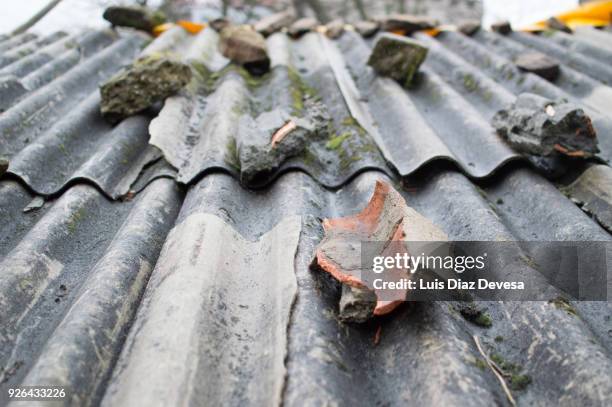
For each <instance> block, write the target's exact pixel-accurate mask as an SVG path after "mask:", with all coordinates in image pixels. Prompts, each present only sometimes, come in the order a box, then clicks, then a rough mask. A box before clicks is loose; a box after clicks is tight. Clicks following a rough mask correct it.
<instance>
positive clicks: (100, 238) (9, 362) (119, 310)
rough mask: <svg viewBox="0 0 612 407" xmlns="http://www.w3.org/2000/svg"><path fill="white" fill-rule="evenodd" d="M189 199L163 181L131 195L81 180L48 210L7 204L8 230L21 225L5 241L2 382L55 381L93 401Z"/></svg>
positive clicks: (15, 196)
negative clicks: (111, 195) (108, 194)
mask: <svg viewBox="0 0 612 407" xmlns="http://www.w3.org/2000/svg"><path fill="white" fill-rule="evenodd" d="M2 184H3V185H2V188H3V189H4V190H5V191H6V188H10V189H11V190H12V193H11V195H12V196H10V198H9V199H10V202H11V203H13V204H14V203H17V202H19V200H21V202H22V203H23V202H26V201H27V199H28V198H27V196H24V195H26V194H23V192H22V191H20V190H19V189H20V188H19V187H17V186H15V185H7V184H6V182H3V183H2ZM181 200H182V198H181V194H180V193H179V191H178V190H177V188H176V185H175V184H174V182H173V181H172V180H168V179H165V180H158V181H155V182H153V183H152V184H151V185H149V187H148V188H147V190H146V192H144V193H143V194H141V195H140V196H139V197H138V198H137V199H135V200H134V201H133V202H129V203H127V202H122V203H119V202H112V201H109V200H108V199H107V198H105V197H104V196H103V195H102V194H100V192H98V191H97V190H96V189H95V188H93V187H90V186H83V185H80V186H75V187H72V188H71V189H70V190H68V191H67V192H66V193H65V194H63V195H62V197H61V198H59V199H58V200H57V201H55V202H53V203H52V204H51V205H46V206H47V207H45V208H43V209H40V211H42V213H37V212H34V213H26V214H24V213H22V208H21V205H19V204H18V205H14V206H12V207H10V206H9V208H10V209H9V210H8V211H7V212H8V213H6V215H9V216H6V217H5V216H3V217H2V223H3V226H2V227H1V228H0V230H2V231H3V232H4V231H5V230H11V229H13V230H19V232H18V233H17V234H16V235H13V236H11V237H12V238H15V239H20V240H18V241H17V242H10V243H9V242H6V240H7V239H6V236H3V237H4V239H3V241H2V244H3V247H4V248H7V249H9V251H8V253H6V255H4V256H3V257H2V260H0V269H1V270H2V276H3V277H2V279H1V280H0V303H1V305H2V306H1V307H0V320H2V321H3V322H2V324H1V325H0V343H1V345H0V366H2V367H3V369H2V370H0V383H2V385H3V386H5V385H7V384H9V385H10V383H13V384H14V383H19V382H23V381H24V380H25V381H30V380H34V382H38V380H43V382H44V381H46V380H47V379H48V380H51V381H53V382H55V383H58V385H70V388H71V397H72V399H71V402H73V403H77V404H81V402H84V401H91V400H92V399H95V395H96V392H97V391H100V390H101V389H100V387H99V386H100V383H102V382H103V381H104V380H105V377H106V375H107V374H108V369H109V367H110V366H111V365H112V361H113V355H114V354H115V353H116V352H118V347H120V346H121V343H122V341H123V339H122V338H123V335H124V333H125V330H126V329H127V328H128V327H129V325H130V321H131V316H132V315H133V313H134V311H135V309H136V307H137V306H138V303H139V301H140V293H141V292H142V290H143V289H144V287H145V285H146V282H147V280H148V276H149V274H150V272H151V270H152V268H153V266H154V265H155V263H156V260H157V255H158V253H159V250H160V248H161V244H162V243H163V241H164V240H165V236H166V233H167V231H168V230H169V228H170V227H171V225H172V224H173V222H174V219H175V217H176V214H177V213H178V209H179V207H180V204H181ZM4 208H6V207H4ZM5 210H6V209H5ZM3 215H4V214H3ZM30 216H35V217H36V219H35V221H30V220H28V219H27V218H29V217H30ZM22 228H24V229H26V230H27V231H22ZM7 243H8V244H7ZM41 352H42V353H41ZM58 355H62V356H61V358H60V359H58ZM63 366H65V367H69V369H67V368H65V367H63ZM51 376H52V378H51ZM6 397H7V393H6V392H2V395H0V402H1V403H3V404H4V403H5V402H6V401H7V399H6Z"/></svg>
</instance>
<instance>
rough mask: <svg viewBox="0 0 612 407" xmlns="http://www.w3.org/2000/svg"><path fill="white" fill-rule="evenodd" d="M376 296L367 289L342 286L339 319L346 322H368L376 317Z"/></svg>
mask: <svg viewBox="0 0 612 407" xmlns="http://www.w3.org/2000/svg"><path fill="white" fill-rule="evenodd" d="M374 308H376V294H375V293H374V291H372V290H369V289H367V288H360V287H351V286H350V285H347V284H342V296H341V297H340V304H339V313H338V318H340V320H341V321H344V322H357V323H362V322H366V321H367V320H368V319H370V318H372V317H373V316H374Z"/></svg>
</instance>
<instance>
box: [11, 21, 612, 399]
mask: <svg viewBox="0 0 612 407" xmlns="http://www.w3.org/2000/svg"><path fill="white" fill-rule="evenodd" d="M171 35H172V36H173V35H175V34H172V33H171V34H168V36H165V37H161V38H160V39H159V40H158V41H166V40H167V39H168V38H175V37H170V36H171ZM597 35H609V34H604V33H597ZM179 37H180V38H182V39H180V42H178V43H176V44H174V45H173V46H176V49H178V50H180V52H182V53H184V54H185V55H189V56H194V55H196V56H197V55H205V57H200V58H201V60H199V61H196V62H199V65H198V66H199V67H200V68H201V71H202V72H204V73H206V75H207V76H205V77H203V76H196V79H195V80H194V81H193V82H192V83H191V84H190V85H189V86H188V87H187V88H186V89H185V90H184V91H183V92H181V93H180V94H179V95H177V96H175V97H172V98H170V99H168V100H167V101H166V104H165V106H164V108H163V109H162V110H161V112H160V113H159V115H158V116H157V117H156V118H155V119H154V121H153V122H152V124H151V126H150V131H151V134H152V136H151V142H152V143H153V144H155V145H156V146H157V147H159V150H158V149H157V148H156V147H152V146H150V145H149V144H148V142H149V136H148V132H147V128H148V126H149V119H150V115H149V114H148V113H147V114H143V115H141V116H136V117H132V118H129V119H126V120H124V121H123V122H121V123H120V124H118V125H117V126H115V127H111V126H109V125H108V124H106V123H105V122H104V121H102V119H101V118H100V116H99V113H98V108H99V107H98V105H99V96H98V91H97V86H98V84H99V83H100V82H101V81H103V80H104V79H106V78H108V77H109V76H110V75H111V74H112V73H113V72H115V71H116V70H117V69H118V68H119V67H120V66H122V65H124V64H126V63H127V62H128V61H130V60H131V59H133V58H134V57H135V56H136V55H137V54H138V52H139V51H140V50H141V48H142V47H143V46H144V44H145V40H144V39H143V38H142V37H140V36H138V35H135V34H133V33H124V34H122V35H121V36H120V37H118V38H117V37H116V36H115V34H112V33H107V32H95V33H89V34H87V35H80V36H75V37H67V36H65V35H61V34H58V35H56V36H55V37H53V36H51V37H49V38H45V39H40V40H39V39H36V38H34V37H33V36H31V35H28V34H24V35H21V36H18V37H14V38H8V39H5V40H3V41H2V42H0V49H1V50H2V51H1V52H2V53H1V54H0V56H1V58H5V56H7V55H8V57H6V58H8V59H1V60H2V61H8V62H7V63H5V64H4V65H3V66H2V68H1V69H2V72H6V73H12V75H9V76H5V77H3V78H2V79H0V82H1V83H2V84H12V83H16V84H18V85H15V88H19V89H20V87H19V86H21V88H23V89H24V91H23V92H22V93H20V94H18V95H17V96H15V97H14V98H15V99H13V100H11V101H10V102H9V103H8V104H7V106H6V108H5V111H4V112H3V113H1V114H0V131H1V132H2V138H0V154H2V155H7V156H8V157H9V161H10V166H9V169H8V171H7V173H6V174H4V175H3V176H2V179H1V180H0V270H1V273H0V275H1V277H0V321H1V323H0V389H1V390H2V392H1V393H0V404H2V405H3V404H5V403H7V401H8V400H7V398H6V396H7V393H6V391H5V390H6V389H7V388H8V387H14V386H16V385H19V384H23V385H29V384H45V385H57V386H66V387H68V388H69V394H70V399H69V400H68V402H67V403H66V404H73V405H98V404H102V405H105V406H116V405H125V406H131V405H135V404H136V405H160V406H162V405H163V406H165V405H178V404H190V405H211V404H212V405H216V404H230V405H235V404H255V405H273V404H279V403H281V402H282V403H285V404H287V405H304V404H307V405H321V404H330V405H334V404H336V405H347V404H355V405H365V404H367V405H379V404H380V405H402V404H406V403H409V404H426V405H466V404H467V405H492V404H504V403H506V398H505V395H504V393H503V391H502V389H501V387H500V386H499V383H498V382H497V381H496V379H495V377H494V376H493V374H492V373H491V372H490V371H488V370H486V369H485V370H483V369H482V368H481V367H480V366H479V364H478V360H479V358H480V354H479V353H478V351H477V350H476V347H475V345H474V341H473V339H472V336H473V335H478V336H479V337H480V338H481V341H482V342H483V343H484V344H485V347H486V348H487V349H488V350H489V351H490V352H492V353H495V354H498V355H499V356H500V357H502V358H503V359H504V360H506V361H507V362H508V363H513V364H516V365H520V366H522V369H523V370H522V372H523V374H527V375H529V376H530V377H531V380H532V382H531V384H529V385H528V386H527V387H526V389H525V390H522V391H516V392H514V395H515V397H516V398H517V400H518V402H519V404H520V405H532V404H540V405H542V404H549V403H551V402H554V403H558V404H560V405H607V404H609V403H610V402H611V400H612V322H611V321H610V315H612V312H611V311H612V308H611V305H610V302H576V303H573V304H572V306H573V307H575V314H574V313H570V312H567V311H566V310H563V309H558V308H557V307H556V306H555V305H554V304H551V303H548V302H505V303H503V302H486V303H482V305H483V306H484V307H486V308H487V310H488V312H489V313H490V314H491V316H492V318H493V325H492V327H491V328H489V329H485V328H481V327H478V326H475V325H472V324H470V323H469V322H467V321H465V320H464V319H463V318H462V317H461V316H460V315H459V314H458V313H457V312H456V311H455V310H454V308H453V304H452V303H447V302H433V303H411V304H404V306H402V307H401V308H400V309H399V310H398V311H397V312H395V313H393V314H391V315H389V316H388V317H385V318H381V319H379V320H377V321H375V322H372V323H369V324H365V325H350V324H343V323H341V322H339V321H338V320H337V309H336V307H337V300H338V296H339V288H338V287H337V286H336V285H335V284H334V283H333V282H331V281H330V280H329V279H327V278H326V277H325V276H323V275H321V274H320V273H317V272H316V271H311V270H310V269H309V265H310V263H311V261H312V259H313V253H314V248H315V246H316V244H317V243H318V242H319V241H320V239H321V238H322V236H323V232H322V229H321V223H320V219H321V218H324V217H337V216H345V215H350V214H354V213H356V212H358V211H359V210H361V209H362V208H363V207H364V206H365V205H366V203H367V201H368V199H369V197H370V195H371V193H372V191H373V188H374V184H375V181H376V180H377V179H384V180H387V181H388V182H391V183H393V184H394V185H395V186H396V187H397V188H398V189H400V190H401V191H402V194H403V195H404V197H405V198H406V200H407V202H408V204H409V205H410V206H412V207H414V208H415V209H416V210H417V211H419V212H420V213H421V214H423V215H424V216H426V217H428V218H429V219H431V220H432V221H433V222H434V223H435V224H436V225H438V226H439V227H440V228H441V229H442V230H443V231H444V232H445V233H447V234H448V235H449V238H450V239H455V240H542V241H546V240H593V241H609V240H610V239H611V237H610V234H609V233H608V232H607V231H606V230H605V229H604V228H603V227H602V226H601V225H604V226H606V227H608V228H610V218H609V213H610V184H611V180H612V176H611V174H610V169H609V167H607V166H604V165H600V166H591V167H589V168H588V169H587V171H585V172H583V173H582V174H581V176H580V177H579V178H577V179H576V180H575V182H574V183H572V184H571V185H570V186H568V187H567V188H565V187H563V188H561V189H560V188H559V187H557V186H556V185H555V184H553V183H552V182H551V181H549V180H547V179H545V178H544V177H543V176H541V175H538V174H537V173H536V171H535V170H534V169H533V167H531V166H530V165H528V164H527V163H525V161H524V160H523V159H521V158H520V157H518V156H517V155H516V154H515V153H514V152H513V151H512V150H511V149H509V148H508V147H507V146H506V145H505V144H504V143H503V142H502V141H501V140H500V139H499V138H498V137H497V136H496V135H495V134H494V131H493V129H492V128H491V126H490V124H489V119H490V118H491V116H492V114H493V113H494V112H495V111H496V110H497V109H499V108H501V107H505V106H506V105H507V104H508V103H510V102H512V101H513V100H514V98H515V96H516V94H517V93H519V92H521V91H525V90H529V91H531V92H535V93H538V94H541V95H544V96H547V97H554V98H557V97H566V98H569V99H572V100H575V101H576V102H578V103H580V104H582V105H584V106H585V107H586V109H587V111H588V113H589V114H590V115H591V117H592V118H593V121H594V125H595V127H596V129H597V131H598V137H599V140H600V146H601V150H602V154H601V155H602V156H603V157H605V158H607V159H609V158H610V154H611V153H612V132H610V126H612V124H611V122H610V120H611V118H610V110H609V109H608V108H607V106H609V103H610V100H612V99H610V88H609V87H608V86H607V85H605V83H604V82H605V80H606V79H605V78H606V77H605V76H604V75H605V74H606V72H608V71H609V67H608V66H607V65H606V64H604V63H602V62H601V61H602V58H603V57H605V58H609V57H610V55H611V54H610V51H609V50H606V49H604V48H601V47H595V46H593V45H592V44H591V43H589V42H587V41H586V40H583V39H581V37H579V36H576V37H574V36H567V35H565V34H560V33H556V34H554V35H551V36H549V37H534V36H532V35H529V34H523V33H512V34H511V35H509V36H507V37H502V36H500V35H498V34H493V33H489V32H483V31H481V32H479V33H478V34H476V35H475V36H474V37H471V38H468V37H465V36H463V35H461V34H458V33H451V32H445V33H442V34H441V35H440V36H438V37H437V38H435V39H434V38H431V37H428V36H425V35H420V34H417V35H416V37H417V39H418V40H420V41H422V42H423V43H425V44H426V45H427V46H428V47H429V49H430V52H429V56H428V58H427V60H426V63H425V64H424V66H423V67H422V71H423V74H422V75H421V78H420V82H419V84H418V86H417V87H416V88H415V89H411V90H408V91H406V90H404V89H403V88H401V87H400V86H399V85H397V84H396V83H395V82H392V81H391V80H388V79H384V78H377V77H374V75H373V74H372V73H371V72H370V70H369V69H367V68H366V67H365V65H364V64H363V61H364V60H365V55H367V54H368V52H369V49H370V46H371V44H370V43H369V42H368V41H365V40H363V39H362V38H360V37H358V36H357V35H356V34H355V33H352V32H346V33H345V34H344V35H343V36H342V37H341V38H340V39H339V40H337V41H332V40H329V39H327V38H324V37H323V36H322V35H320V34H316V33H311V34H307V35H306V36H305V37H303V38H302V39H300V40H297V41H295V40H291V39H289V38H287V37H286V36H285V35H284V34H275V35H273V36H271V37H269V39H268V44H269V48H270V51H271V54H272V55H271V57H272V62H273V69H272V71H271V73H270V74H269V75H268V76H266V77H264V78H263V79H259V80H254V79H253V78H251V77H249V76H248V75H244V73H242V72H241V71H240V70H233V69H223V67H224V64H225V61H223V59H222V58H221V57H220V56H219V55H217V54H216V41H217V38H216V34H215V33H214V32H213V31H212V30H204V31H203V32H202V33H201V34H200V35H199V36H198V37H195V38H185V37H184V36H181V35H179ZM164 38H165V39H164ZM43 40H44V41H46V43H45V44H47V45H45V46H41V45H36V46H35V47H31V46H32V45H33V44H35V41H39V42H40V41H43ZM28 44H30V45H29V46H28ZM154 44H155V43H154ZM153 46H155V45H153ZM28 47H30V48H28ZM531 47H533V48H536V49H539V50H541V51H543V52H545V53H550V54H551V55H553V54H554V55H556V54H555V53H558V52H560V51H559V50H560V49H561V48H559V47H563V49H565V50H568V51H566V53H565V54H567V55H565V54H563V55H561V54H560V55H561V56H562V57H563V58H564V59H563V62H564V65H563V66H562V75H561V77H560V78H559V80H558V82H556V83H555V84H551V83H549V82H547V81H545V80H543V79H541V78H539V77H537V76H534V75H532V74H528V73H522V72H520V71H518V70H517V69H516V68H515V67H514V65H513V64H512V63H511V61H512V58H513V57H514V56H515V55H516V53H517V52H521V50H525V49H528V48H531ZM19 49H23V50H26V49H27V50H30V51H28V55H25V52H24V55H22V56H21V57H19V58H16V59H15V60H14V61H12V62H11V61H10V58H13V57H14V56H15V55H18V54H19V52H17V53H15V50H19ZM64 49H65V51H63V52H60V51H59V50H64ZM569 50H571V51H572V52H573V55H574V57H571V56H569V54H570V53H569ZM598 55H599V56H598ZM561 56H559V58H560V59H562V58H561ZM572 58H573V59H572ZM583 58H584V59H583ZM586 58H591V60H587V59H586ZM192 61H193V60H192ZM580 61H589V64H586V65H584V64H583V65H580V64H582V62H580ZM590 62H598V63H597V64H595V63H593V64H591V63H590ZM587 65H588V66H587ZM56 69H57V70H56ZM211 71H212V72H217V73H216V74H212V75H210V72H211ZM28 78H29V79H28ZM205 78H208V80H206V79H205ZM211 78H212V79H211ZM8 88H9V85H6V87H4V85H3V87H2V89H8ZM7 94H8V93H7ZM304 94H313V95H316V96H317V98H318V99H320V101H321V103H322V104H323V105H325V106H326V108H327V110H328V111H329V113H330V116H331V118H332V120H333V124H334V129H333V132H331V133H332V134H330V135H328V136H329V137H330V138H324V139H321V140H315V141H313V142H312V143H311V144H310V145H309V146H308V148H307V152H308V153H307V154H305V155H304V156H299V157H295V158H292V159H290V160H289V161H286V162H284V163H278V164H279V165H280V169H272V170H271V171H267V172H265V171H264V172H261V173H258V174H256V175H257V176H248V177H245V176H244V168H245V167H247V166H248V164H249V161H248V159H249V158H248V157H247V156H244V155H243V152H244V151H246V150H243V148H247V147H249V146H251V145H253V144H255V145H257V143H261V142H262V140H263V139H261V140H260V139H258V137H259V136H260V135H258V134H254V135H253V134H251V133H245V132H243V130H244V129H245V128H247V129H252V122H253V121H255V120H257V118H258V116H260V115H261V114H263V113H266V112H275V111H285V112H287V113H288V114H291V112H292V111H293V110H294V109H296V108H299V106H297V107H296V106H295V105H296V103H299V102H300V101H302V100H303V98H304V97H305V96H304ZM296 95H298V96H299V99H297V98H296ZM4 100H5V99H4V97H3V101H4ZM355 119H357V121H358V122H356V121H355ZM241 126H246V127H241ZM345 134H348V135H347V136H344V135H345ZM246 135H249V137H246ZM336 137H340V139H336ZM332 140H336V141H335V142H332V143H331V144H330V141H332ZM266 142H269V139H267V140H266ZM249 143H250V144H249ZM160 150H161V152H160ZM162 153H163V155H164V156H165V159H166V160H168V161H169V162H170V163H171V164H173V165H174V166H175V167H176V169H177V171H174V170H173V169H171V168H170V167H169V166H168V164H167V163H166V161H165V159H164V158H161V157H162ZM512 160H514V161H516V162H513V163H509V161H512ZM296 169H299V170H300V171H294V170H296ZM398 173H399V175H401V176H402V177H401V179H400V177H398ZM481 178H484V179H481ZM176 180H178V181H180V183H179V182H176ZM240 180H241V181H242V184H241V182H240ZM245 183H247V184H252V185H254V186H257V187H259V188H258V189H255V190H252V189H248V188H245V186H244V184H245ZM330 187H334V188H333V189H332V188H330ZM129 190H135V191H140V192H139V193H138V194H137V195H136V196H135V197H134V198H133V199H126V200H123V201H120V200H117V199H116V198H118V197H121V196H125V194H126V193H127V192H128V191H129ZM565 194H568V195H570V196H571V197H572V199H573V200H574V201H576V202H577V203H579V204H580V205H582V206H583V209H584V211H582V210H581V209H580V207H578V206H577V205H576V204H575V203H574V202H572V200H570V199H568V197H567V196H566V195H565ZM40 196H43V197H45V199H46V202H44V201H42V202H41V200H40ZM24 208H28V209H27V211H25V212H24ZM587 213H592V214H593V215H594V217H593V218H592V217H590V216H589V215H588V214H587ZM597 221H599V222H600V224H601V225H600V224H599V223H598V222H597ZM608 291H610V287H608ZM379 326H381V327H382V328H381V332H382V334H381V339H380V343H378V345H376V346H375V345H374V344H373V338H374V336H375V334H376V331H377V330H378V328H379ZM497 337H500V338H503V340H501V341H500V340H496V339H495V338H497Z"/></svg>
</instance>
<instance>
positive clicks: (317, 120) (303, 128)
mask: <svg viewBox="0 0 612 407" xmlns="http://www.w3.org/2000/svg"><path fill="white" fill-rule="evenodd" d="M304 108H305V109H304V113H303V115H302V116H301V117H296V116H294V115H292V114H290V113H288V112H285V111H284V110H282V109H275V110H271V111H268V112H263V113H261V114H260V115H259V116H257V118H255V119H253V118H251V117H250V116H248V115H245V116H243V117H242V118H241V119H240V122H239V131H240V133H241V134H244V135H245V136H244V137H241V138H240V141H239V142H238V145H237V146H236V147H237V150H238V158H239V161H240V181H241V182H242V183H243V184H245V185H251V186H258V184H259V182H258V180H261V179H267V176H268V175H269V174H270V173H271V172H273V171H274V170H275V169H277V168H278V167H280V165H281V164H282V163H283V162H284V161H285V160H287V159H289V158H291V157H295V156H298V155H300V154H301V153H303V152H304V150H305V148H306V145H307V143H309V142H313V141H315V140H317V139H322V138H324V137H325V136H326V135H327V133H326V130H327V129H328V124H329V121H330V117H329V114H328V112H327V110H326V109H325V107H324V105H322V104H321V103H320V102H318V101H314V100H313V99H310V98H309V99H306V100H305V101H304Z"/></svg>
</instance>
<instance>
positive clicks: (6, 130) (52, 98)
mask: <svg viewBox="0 0 612 407" xmlns="http://www.w3.org/2000/svg"><path fill="white" fill-rule="evenodd" d="M109 40H112V37H109V34H108V33H107V32H94V33H91V34H87V35H85V36H83V37H82V38H81V40H79V41H80V42H78V44H81V45H82V46H83V47H84V48H89V47H93V49H89V50H85V49H84V48H83V49H81V51H82V52H83V53H84V54H83V55H81V53H80V52H81V51H79V50H76V49H69V50H67V53H64V54H62V55H60V57H59V58H57V59H55V60H52V61H50V62H48V63H47V64H45V65H43V66H42V67H41V68H39V69H38V70H35V71H33V72H32V73H30V75H28V76H26V77H25V78H24V79H23V82H24V83H28V81H29V80H32V81H33V83H34V82H37V81H42V83H44V82H46V81H49V80H50V79H53V80H51V81H50V82H49V83H48V84H46V85H44V86H43V87H42V88H40V89H38V90H36V91H34V92H32V93H31V94H29V95H27V96H26V97H24V98H22V99H21V100H20V101H19V102H18V103H16V104H15V105H14V106H12V107H11V108H10V109H8V110H7V111H5V112H4V113H1V114H0V131H1V132H2V134H3V138H2V139H0V155H3V156H6V157H7V158H8V159H9V168H8V170H7V174H9V175H11V176H14V177H18V178H19V179H21V180H22V181H23V182H25V183H26V184H27V185H28V186H29V187H30V188H31V189H32V190H33V191H34V192H36V193H38V194H41V195H45V196H49V195H54V194H57V193H59V192H60V191H62V190H63V189H64V188H66V186H67V185H69V184H70V183H74V182H78V181H83V180H85V181H88V182H91V183H93V184H94V185H96V186H98V187H99V188H100V189H102V190H103V191H104V192H105V193H106V194H107V195H108V196H110V197H113V198H118V197H120V196H121V195H123V194H125V193H127V192H128V190H129V188H130V185H131V183H132V182H134V181H135V180H136V179H137V177H138V175H139V173H140V171H141V170H142V168H143V167H145V166H146V165H148V164H149V163H151V162H153V161H155V160H157V159H159V158H160V157H161V155H160V153H159V151H157V150H156V149H155V148H154V147H151V146H149V145H148V139H149V137H148V131H147V127H148V124H149V119H147V118H146V117H144V116H136V117H133V118H130V119H128V120H126V121H124V122H123V123H121V124H120V125H118V126H116V127H115V128H113V127H112V126H110V125H109V124H108V123H106V122H105V121H104V120H103V119H102V117H101V116H100V113H99V102H100V95H99V91H98V84H99V83H100V82H102V81H104V80H105V79H107V78H108V77H109V76H110V75H111V74H112V73H114V72H115V71H117V70H118V69H119V68H120V67H121V66H122V65H124V64H125V63H127V62H128V61H130V60H131V59H132V58H134V56H135V55H136V54H137V52H139V50H140V47H141V46H142V45H143V43H144V37H142V36H141V35H138V34H127V35H124V36H123V37H122V38H120V39H118V40H117V41H115V42H112V43H111V42H110V41H109ZM103 45H107V46H106V47H104V48H101V47H102V46H103ZM98 49H99V50H98ZM96 50H98V51H97V52H94V51H96ZM45 52H46V51H45V49H42V50H41V51H40V53H37V54H34V55H33V56H37V55H38V56H41V57H42V56H45V55H46V54H45ZM89 54H92V55H90V56H89V57H87V56H88V55H89ZM64 57H65V59H64ZM83 57H86V58H85V59H84V60H82V58H83ZM75 58H76V60H75ZM67 61H68V62H71V63H72V62H77V61H80V62H79V63H78V64H77V65H75V66H73V67H71V68H70V69H69V70H68V71H67V72H65V73H62V71H63V67H65V66H64V65H63V63H64V62H67ZM55 62H59V65H60V66H59V68H60V69H59V71H57V68H58V65H56V64H55ZM11 66H12V65H10V66H9V67H11ZM32 75H37V76H35V77H33V76H32ZM56 75H59V77H57V78H55V76H56Z"/></svg>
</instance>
